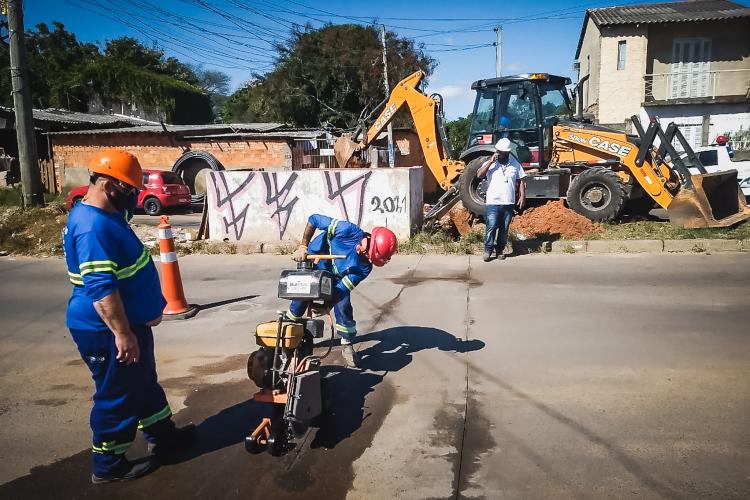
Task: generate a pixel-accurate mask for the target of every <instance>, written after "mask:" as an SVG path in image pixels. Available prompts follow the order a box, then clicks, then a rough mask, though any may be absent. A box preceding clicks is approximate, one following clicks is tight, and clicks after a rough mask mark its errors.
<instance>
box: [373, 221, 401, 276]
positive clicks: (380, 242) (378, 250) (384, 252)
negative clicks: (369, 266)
mask: <svg viewBox="0 0 750 500" xmlns="http://www.w3.org/2000/svg"><path fill="white" fill-rule="evenodd" d="M396 250H398V239H397V238H396V235H395V234H393V231H391V230H390V229H388V228H387V227H374V228H372V233H370V250H369V258H370V262H372V263H373V265H375V266H378V267H382V266H384V265H386V264H387V263H388V261H389V260H391V257H392V256H393V254H395V253H396Z"/></svg>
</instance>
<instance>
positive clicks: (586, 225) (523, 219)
mask: <svg viewBox="0 0 750 500" xmlns="http://www.w3.org/2000/svg"><path fill="white" fill-rule="evenodd" d="M510 227H511V228H512V229H514V230H515V231H516V232H517V233H518V234H521V235H523V236H525V237H526V238H534V237H537V236H546V235H551V236H556V235H559V236H560V237H563V238H568V239H575V238H582V237H584V236H586V235H588V234H591V233H598V232H601V231H602V230H603V229H604V228H603V227H602V225H601V224H597V223H595V222H592V221H590V220H589V219H587V218H586V217H584V216H582V215H579V214H577V213H575V212H574V211H573V210H571V209H569V208H566V207H565V205H564V204H563V201H562V200H555V201H549V202H547V203H545V204H544V205H542V206H540V207H533V208H529V209H527V210H526V211H524V212H523V213H522V214H521V215H517V216H515V217H514V218H513V222H511V224H510Z"/></svg>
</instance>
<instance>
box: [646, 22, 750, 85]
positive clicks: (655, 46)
mask: <svg viewBox="0 0 750 500" xmlns="http://www.w3.org/2000/svg"><path fill="white" fill-rule="evenodd" d="M748 33H750V19H732V20H727V21H713V22H710V23H707V22H704V23H697V22H694V23H672V24H666V25H659V26H651V27H650V28H649V33H648V38H649V48H648V65H647V67H646V73H670V72H671V71H672V62H673V61H672V60H673V54H672V48H673V42H674V39H675V38H696V37H705V38H710V39H711V59H710V63H709V70H710V71H724V70H738V69H744V70H750V36H749V35H748ZM661 83H662V85H659V81H655V87H656V88H655V89H654V97H655V98H656V99H665V98H667V95H666V94H667V93H666V92H665V90H664V89H663V88H662V87H664V86H665V85H664V84H666V83H667V82H666V79H664V80H663V81H662V82H661ZM749 83H750V71H740V72H729V73H721V74H719V76H718V80H717V82H716V96H737V95H741V96H744V95H745V94H746V93H747V90H748V84H749Z"/></svg>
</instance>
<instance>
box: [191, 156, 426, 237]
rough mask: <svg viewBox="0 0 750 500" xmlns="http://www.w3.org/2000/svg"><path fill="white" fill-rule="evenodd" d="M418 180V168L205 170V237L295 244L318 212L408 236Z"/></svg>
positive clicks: (416, 224) (416, 222)
mask: <svg viewBox="0 0 750 500" xmlns="http://www.w3.org/2000/svg"><path fill="white" fill-rule="evenodd" d="M422 178H423V171H422V167H414V168H398V169H390V168H380V169H346V170H341V169H325V170H319V169H315V170H300V171H279V172H230V171H225V172H210V173H209V175H208V176H207V178H206V181H207V185H208V186H207V187H208V199H207V210H208V221H209V236H210V238H211V239H213V240H225V239H226V240H229V241H241V242H246V243H250V242H278V241H287V242H297V241H299V238H300V237H301V236H302V231H303V230H304V227H305V225H306V224H307V218H308V217H309V216H310V215H311V214H313V213H320V214H324V215H328V216H330V217H334V218H338V219H347V220H349V221H351V222H353V223H356V224H358V225H360V226H361V227H362V228H363V229H365V230H370V229H372V227H373V226H387V227H389V228H390V229H392V230H393V231H394V232H395V233H396V235H397V236H398V237H399V238H408V237H409V236H411V235H412V234H414V232H416V231H417V230H418V229H419V228H420V227H421V225H422V210H423V208H422V206H423V202H422Z"/></svg>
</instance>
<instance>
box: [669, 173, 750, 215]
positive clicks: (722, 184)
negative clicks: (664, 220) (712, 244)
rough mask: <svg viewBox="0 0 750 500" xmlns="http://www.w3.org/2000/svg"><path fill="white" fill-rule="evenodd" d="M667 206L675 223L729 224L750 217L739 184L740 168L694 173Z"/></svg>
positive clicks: (749, 208) (748, 208) (749, 209)
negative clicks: (738, 174) (689, 183)
mask: <svg viewBox="0 0 750 500" xmlns="http://www.w3.org/2000/svg"><path fill="white" fill-rule="evenodd" d="M691 179H692V184H693V185H692V186H688V185H684V186H683V187H682V188H681V189H680V191H679V192H678V193H677V195H676V196H675V197H674V199H673V200H672V203H670V204H669V206H668V207H667V214H668V215H669V220H670V222H672V224H674V225H675V226H679V227H685V228H696V227H728V226H733V225H734V224H737V223H738V222H742V221H743V220H747V219H750V207H748V206H747V203H746V202H745V196H744V195H743V194H742V191H740V188H739V185H738V184H737V171H736V170H728V171H726V172H716V173H712V174H702V175H693V176H691Z"/></svg>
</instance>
